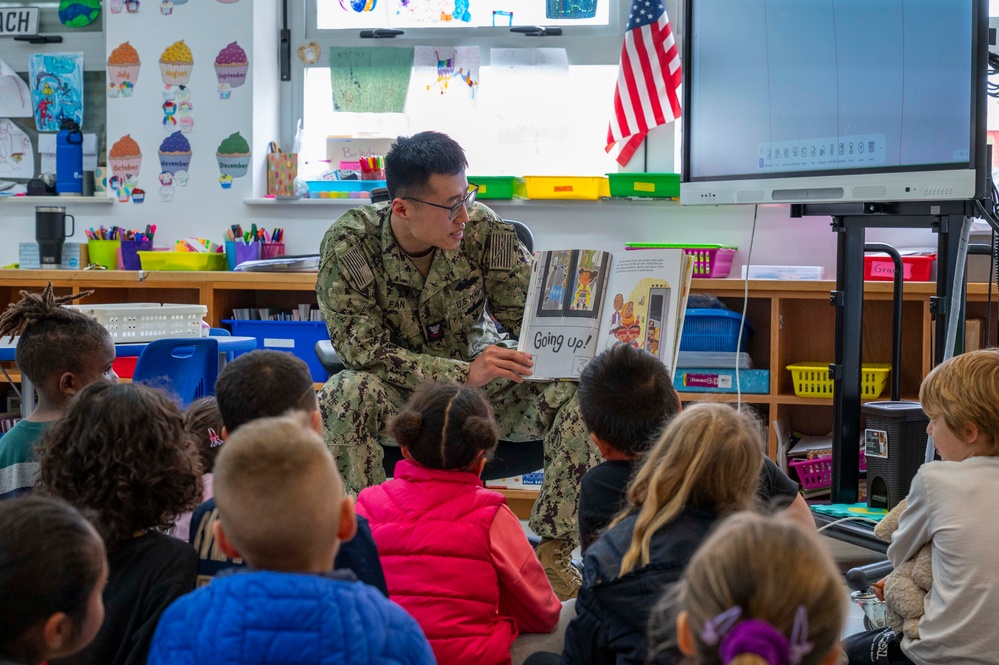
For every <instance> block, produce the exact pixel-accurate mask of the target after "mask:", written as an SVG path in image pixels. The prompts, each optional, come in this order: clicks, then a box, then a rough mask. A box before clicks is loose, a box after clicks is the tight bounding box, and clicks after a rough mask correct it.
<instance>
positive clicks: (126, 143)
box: [108, 134, 142, 184]
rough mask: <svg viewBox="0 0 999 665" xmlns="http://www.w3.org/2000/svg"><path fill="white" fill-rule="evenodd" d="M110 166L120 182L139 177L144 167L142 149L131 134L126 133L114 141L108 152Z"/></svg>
mask: <svg viewBox="0 0 999 665" xmlns="http://www.w3.org/2000/svg"><path fill="white" fill-rule="evenodd" d="M108 166H109V167H110V168H111V173H112V174H113V175H114V176H115V177H117V178H118V182H119V183H122V184H124V183H126V182H128V181H129V180H137V179H138V178H139V169H140V168H141V167H142V151H141V150H140V149H139V144H138V143H136V142H135V139H133V138H132V136H131V135H130V134H125V135H124V136H122V137H121V138H120V139H118V140H117V141H115V142H114V144H113V145H112V146H111V150H110V152H108Z"/></svg>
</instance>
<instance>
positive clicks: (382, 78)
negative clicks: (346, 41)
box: [330, 46, 413, 113]
mask: <svg viewBox="0 0 999 665" xmlns="http://www.w3.org/2000/svg"><path fill="white" fill-rule="evenodd" d="M412 71H413V49H411V48H391V47H377V46H374V47H371V46H369V47H358V48H339V49H330V79H331V83H332V87H333V108H334V110H336V111H353V112H357V113H402V112H403V110H404V109H405V107H406V90H407V89H408V88H409V77H410V74H411V73H412Z"/></svg>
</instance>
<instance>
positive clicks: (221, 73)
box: [215, 42, 250, 99]
mask: <svg viewBox="0 0 999 665" xmlns="http://www.w3.org/2000/svg"><path fill="white" fill-rule="evenodd" d="M249 68H250V61H249V60H247V58H246V51H244V50H243V48H242V47H241V46H240V45H239V44H238V43H237V42H229V44H228V45H227V46H226V47H225V48H223V49H222V50H221V51H219V54H218V56H217V57H216V58H215V77H216V78H217V79H218V84H219V99H229V96H230V95H231V94H232V89H233V88H238V87H240V86H241V85H243V84H244V83H246V72H247V70H248V69H249Z"/></svg>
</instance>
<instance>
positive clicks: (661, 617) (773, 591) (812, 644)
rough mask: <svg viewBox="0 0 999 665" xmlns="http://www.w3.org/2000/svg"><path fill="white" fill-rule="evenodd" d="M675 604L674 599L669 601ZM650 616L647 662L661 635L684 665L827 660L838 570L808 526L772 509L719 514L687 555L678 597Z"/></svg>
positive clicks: (833, 657) (838, 618)
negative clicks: (716, 524)
mask: <svg viewBox="0 0 999 665" xmlns="http://www.w3.org/2000/svg"><path fill="white" fill-rule="evenodd" d="M673 602H675V606H671V605H672V604H673ZM673 602H671V601H670V599H669V598H665V599H664V602H662V603H660V604H659V606H657V608H656V612H655V613H654V614H653V617H652V621H651V622H650V633H651V634H650V642H651V644H650V647H649V651H650V653H651V654H653V655H652V658H650V661H649V662H650V663H657V664H658V663H675V662H676V661H674V660H659V659H658V658H656V654H657V653H658V652H659V647H660V646H661V642H663V641H665V642H666V643H667V644H672V643H673V640H674V637H673V635H672V633H673V631H672V630H670V631H663V630H662V628H664V627H666V626H670V627H671V628H673V627H675V630H676V638H675V640H676V642H677V643H678V645H679V649H680V651H682V652H683V654H684V655H686V656H687V657H688V658H689V659H690V660H689V661H688V662H691V663H694V665H721V664H723V663H724V664H732V665H834V664H835V663H836V662H837V658H838V657H839V648H838V645H837V642H838V640H839V635H840V631H841V630H842V627H843V621H844V619H845V618H846V594H845V593H844V591H843V577H842V575H841V574H840V572H839V570H838V569H837V568H836V565H835V564H834V563H833V560H832V558H831V557H830V556H829V553H828V551H827V550H826V549H825V547H824V546H823V544H822V543H820V542H819V540H818V538H817V537H816V536H815V534H814V533H809V532H808V531H805V530H804V529H802V528H801V526H799V525H797V524H794V523H792V522H791V521H789V520H787V519H785V518H783V517H780V518H772V517H764V516H761V515H754V514H752V513H740V514H738V515H735V516H733V517H730V518H729V519H727V520H725V522H723V523H722V524H721V526H719V527H718V530H717V531H715V532H714V533H713V534H712V535H711V537H710V538H708V539H707V540H706V541H705V542H704V545H702V546H701V548H700V549H698V550H697V554H695V555H694V558H693V559H691V560H690V563H689V564H688V566H687V570H686V572H685V573H684V575H683V580H681V582H680V584H679V598H678V599H674V600H673Z"/></svg>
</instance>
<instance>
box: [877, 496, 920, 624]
mask: <svg viewBox="0 0 999 665" xmlns="http://www.w3.org/2000/svg"><path fill="white" fill-rule="evenodd" d="M907 505H908V504H907V503H906V500H905V499H902V501H900V502H899V504H898V505H897V506H895V507H894V508H892V509H891V511H889V513H888V514H887V515H885V516H884V518H883V519H882V520H881V522H880V523H879V524H878V525H877V526H876V527H874V535H875V536H877V537H878V538H880V539H881V540H884V541H886V542H891V536H892V534H893V533H895V530H896V529H898V518H899V516H900V515H901V514H902V511H904V510H905V508H906V506H907ZM930 549H931V546H930V543H926V544H925V545H923V547H922V548H921V549H920V550H919V551H918V552H916V556H914V557H912V558H911V559H909V560H907V561H903V562H902V563H901V564H900V565H898V566H897V567H896V568H895V570H893V571H892V572H891V573H889V575H888V577H887V579H886V580H885V604H886V605H887V606H888V612H887V618H888V625H890V626H891V627H892V628H893V629H894V630H895V632H896V633H898V632H901V633H903V634H904V635H905V636H906V637H908V638H909V639H913V640H918V639H919V620H920V619H921V618H922V616H923V599H924V598H925V597H926V594H927V592H928V591H929V590H930V587H931V586H932V585H933V571H932V567H931V566H932V564H931V559H930Z"/></svg>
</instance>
